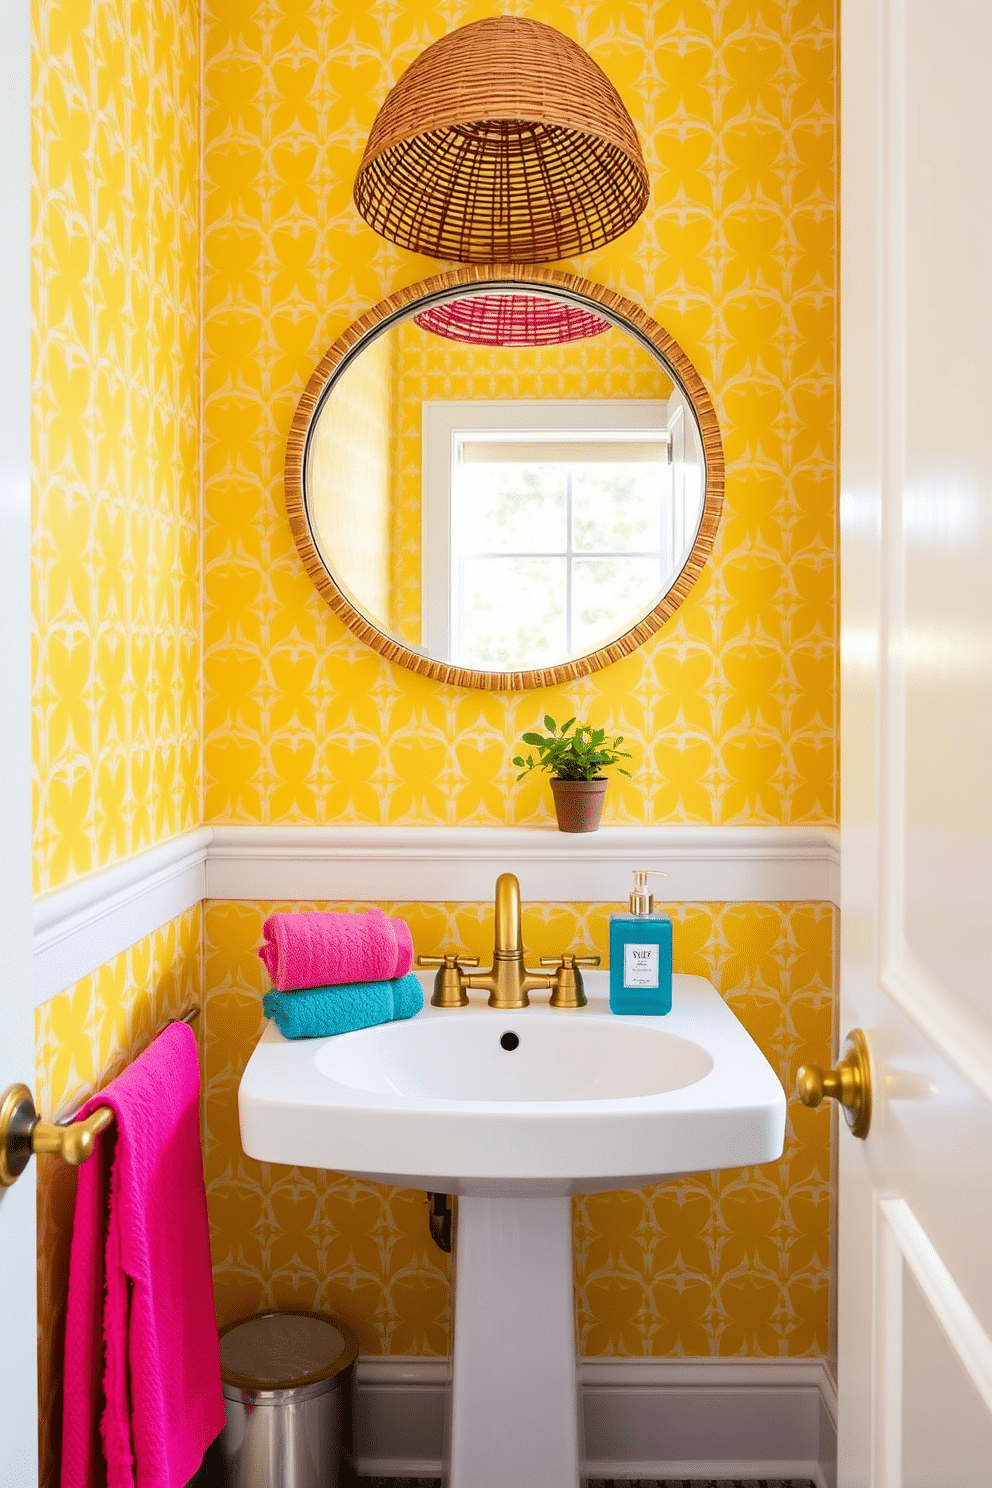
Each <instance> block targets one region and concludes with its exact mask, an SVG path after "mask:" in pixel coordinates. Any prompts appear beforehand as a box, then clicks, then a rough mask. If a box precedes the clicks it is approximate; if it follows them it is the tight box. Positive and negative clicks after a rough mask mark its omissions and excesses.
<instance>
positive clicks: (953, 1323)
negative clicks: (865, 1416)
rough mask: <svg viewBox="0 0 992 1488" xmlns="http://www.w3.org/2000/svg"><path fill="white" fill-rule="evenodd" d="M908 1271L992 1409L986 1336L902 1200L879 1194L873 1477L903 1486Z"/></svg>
mask: <svg viewBox="0 0 992 1488" xmlns="http://www.w3.org/2000/svg"><path fill="white" fill-rule="evenodd" d="M907 1270H908V1271H909V1273H910V1275H911V1276H912V1278H913V1280H914V1281H915V1282H916V1285H917V1287H918V1288H919V1290H920V1292H921V1293H922V1295H923V1297H924V1298H925V1300H926V1302H927V1303H928V1305H929V1307H930V1310H931V1312H932V1313H933V1316H934V1318H935V1319H936V1321H937V1323H938V1324H939V1326H940V1329H941V1331H942V1332H943V1334H944V1336H945V1338H946V1339H947V1342H948V1344H949V1345H950V1347H951V1349H952V1351H953V1353H954V1355H955V1357H956V1358H957V1359H958V1361H959V1362H960V1364H961V1368H962V1370H963V1372H964V1373H965V1375H966V1376H967V1378H968V1380H969V1381H970V1382H971V1384H972V1385H973V1386H974V1388H975V1390H976V1392H977V1394H978V1395H979V1397H980V1398H981V1400H982V1403H983V1404H984V1406H985V1408H986V1410H988V1411H989V1412H990V1413H992V1338H989V1335H988V1334H987V1333H986V1331H985V1329H984V1328H983V1327H982V1324H981V1323H980V1322H979V1320H978V1318H977V1316H976V1315H975V1312H974V1310H973V1309H972V1307H971V1306H970V1304H969V1302H968V1299H967V1298H966V1297H965V1295H964V1293H963V1292H962V1291H961V1289H960V1287H959V1286H958V1285H957V1283H956V1282H955V1280H954V1278H953V1277H952V1276H951V1273H950V1272H949V1271H948V1269H947V1267H946V1266H945V1265H944V1262H943V1261H942V1260H941V1258H940V1255H939V1254H938V1252H937V1248H936V1246H935V1245H934V1244H933V1242H932V1240H931V1239H930V1237H929V1236H928V1235H927V1233H926V1231H925V1230H924V1228H923V1226H922V1225H921V1224H920V1222H919V1220H918V1219H917V1218H916V1215H915V1214H914V1213H913V1211H912V1209H911V1208H910V1206H909V1204H907V1202H906V1200H905V1199H900V1198H888V1199H880V1200H879V1201H878V1207H877V1214H876V1224H875V1327H874V1339H873V1351H874V1355H875V1358H874V1366H873V1374H874V1378H875V1382H876V1398H875V1412H874V1421H875V1433H874V1443H873V1454H872V1455H873V1458H874V1472H873V1475H872V1481H873V1484H875V1485H877V1488H902V1485H903V1377H904V1336H903V1335H904V1328H903V1313H904V1306H905V1304H904V1295H903V1282H904V1274H905V1272H906V1271H907Z"/></svg>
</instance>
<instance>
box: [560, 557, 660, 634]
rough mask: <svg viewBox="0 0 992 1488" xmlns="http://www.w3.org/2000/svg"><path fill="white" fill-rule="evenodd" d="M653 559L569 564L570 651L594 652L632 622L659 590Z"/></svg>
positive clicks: (657, 569) (590, 560)
mask: <svg viewBox="0 0 992 1488" xmlns="http://www.w3.org/2000/svg"><path fill="white" fill-rule="evenodd" d="M661 577H662V576H661V565H660V563H659V562H658V560H657V559H656V558H576V559H575V561H574V563H573V565H572V592H573V596H574V598H573V611H572V652H573V654H581V653H583V652H586V651H594V650H595V649H596V647H597V646H602V645H604V644H605V643H606V641H608V640H612V639H613V637H614V636H617V635H621V634H622V633H623V632H624V631H625V630H629V629H630V627H631V625H633V624H635V623H636V621H637V619H638V617H639V616H641V615H643V614H644V613H645V611H647V610H649V609H651V607H652V605H654V604H656V603H657V601H658V598H659V595H660V592H661V588H662V583H661Z"/></svg>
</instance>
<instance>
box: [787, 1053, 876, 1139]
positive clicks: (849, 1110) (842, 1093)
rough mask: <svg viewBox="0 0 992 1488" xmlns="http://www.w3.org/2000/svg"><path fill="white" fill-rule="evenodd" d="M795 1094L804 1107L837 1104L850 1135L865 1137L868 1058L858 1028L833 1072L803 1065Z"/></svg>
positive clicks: (868, 1107)
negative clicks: (829, 1103) (833, 1102)
mask: <svg viewBox="0 0 992 1488" xmlns="http://www.w3.org/2000/svg"><path fill="white" fill-rule="evenodd" d="M796 1094H797V1096H798V1097H799V1099H800V1100H801V1101H802V1103H803V1105H804V1106H818V1105H819V1104H820V1103H821V1101H822V1100H823V1099H824V1097H826V1098H827V1099H828V1100H835V1101H837V1102H838V1103H839V1104H840V1106H841V1108H842V1110H843V1112H844V1118H845V1120H846V1121H847V1124H848V1126H849V1127H850V1128H851V1132H852V1133H853V1135H854V1136H856V1137H866V1136H867V1135H868V1128H869V1127H870V1126H871V1054H870V1053H869V1050H868V1040H867V1039H866V1038H865V1036H864V1034H863V1033H862V1031H861V1029H860V1028H854V1029H852V1031H851V1032H850V1033H849V1034H848V1037H847V1042H846V1043H845V1045H844V1049H843V1053H842V1054H841V1057H840V1059H838V1061H837V1067H836V1069H832V1070H822V1069H820V1067H819V1065H816V1064H804V1065H802V1066H801V1067H800V1070H799V1073H798V1075H797V1076H796Z"/></svg>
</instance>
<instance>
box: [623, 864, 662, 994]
mask: <svg viewBox="0 0 992 1488" xmlns="http://www.w3.org/2000/svg"><path fill="white" fill-rule="evenodd" d="M649 871H651V872H658V870H657V869H652V870H649ZM667 876H668V875H667V874H661V877H662V878H667ZM647 881H648V874H647V872H646V871H644V870H642V869H638V870H637V871H635V873H634V887H633V890H632V891H631V894H630V901H629V902H630V910H629V912H628V913H627V914H616V915H613V916H611V918H610V1012H611V1013H626V1014H628V1015H629V1014H631V1013H638V1014H641V1015H642V1016H643V1015H644V1014H650V1015H652V1016H654V1015H657V1014H660V1013H670V1012H671V1010H672V922H671V920H670V919H669V918H668V915H665V914H655V912H654V895H653V894H649V893H648V888H647Z"/></svg>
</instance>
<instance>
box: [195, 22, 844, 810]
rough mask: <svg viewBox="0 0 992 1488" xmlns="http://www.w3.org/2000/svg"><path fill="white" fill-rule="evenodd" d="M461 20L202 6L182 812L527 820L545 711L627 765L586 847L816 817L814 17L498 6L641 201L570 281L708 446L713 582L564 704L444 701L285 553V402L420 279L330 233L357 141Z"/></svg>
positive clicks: (822, 574) (823, 339)
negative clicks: (194, 686) (201, 217)
mask: <svg viewBox="0 0 992 1488" xmlns="http://www.w3.org/2000/svg"><path fill="white" fill-rule="evenodd" d="M491 9H492V7H491V5H488V4H485V3H483V0H444V3H442V4H433V3H432V4H428V3H426V0H402V3H401V4H399V5H394V4H386V3H385V0H372V3H369V0H337V3H332V0H272V3H271V4H269V5H267V6H265V7H262V8H259V7H253V8H242V7H237V6H231V5H221V4H220V3H219V0H207V4H206V28H205V55H204V86H205V98H204V108H205V114H204V133H205V170H206V178H207V196H206V216H205V222H204V260H205V274H206V282H205V327H204V329H205V346H206V362H205V366H204V381H205V420H206V427H205V440H206V444H205V450H204V460H205V467H204V481H205V503H206V505H205V516H204V520H205V547H204V561H205V575H204V583H205V630H204V645H205V701H204V719H205V756H204V780H205V801H206V812H207V817H208V819H209V820H214V821H282V822H320V823H325V822H327V823H330V822H384V823H386V822H388V823H403V822H436V823H453V822H458V823H462V824H466V823H514V822H518V823H519V822H527V823H536V822H543V821H550V820H551V819H552V818H551V812H550V802H549V800H548V797H547V793H546V792H542V791H541V790H539V789H538V788H536V787H533V788H519V787H517V786H516V785H515V784H514V774H515V772H514V770H513V766H512V764H511V759H512V755H513V754H514V753H515V752H516V744H517V741H518V739H519V735H520V733H521V732H522V731H523V730H524V729H525V728H527V727H528V726H531V725H533V723H534V721H535V719H537V718H539V717H540V716H541V714H542V713H543V712H544V711H545V710H548V709H549V710H550V711H551V713H553V714H554V715H555V716H559V717H560V716H566V717H567V716H568V714H569V713H572V712H575V711H579V712H580V713H581V714H588V715H589V716H590V717H591V718H592V719H593V720H594V721H595V722H597V723H601V724H606V725H608V726H609V727H611V728H615V729H616V731H618V732H622V733H623V734H625V735H626V736H627V737H628V738H630V739H632V740H633V744H634V752H635V766H636V768H637V771H638V778H637V784H636V785H627V784H626V783H624V785H623V786H622V787H621V788H620V789H618V790H615V791H611V796H610V800H609V801H608V803H607V807H606V819H607V821H615V822H631V823H633V822H644V823H659V822H667V821H685V822H818V821H830V820H832V819H833V815H834V630H835V619H834V474H833V455H834V441H835V425H834V418H835V394H834V373H835V336H834V289H835V263H834V226H835V223H834V207H835V178H834V169H835V96H834V4H833V0H811V3H810V4H808V5H804V6H801V7H795V6H786V5H778V4H775V5H758V6H743V5H739V4H731V5H724V4H721V5H717V4H715V3H713V0H659V3H658V4H655V5H652V6H650V7H644V6H632V5H629V4H627V3H626V0H604V3H601V4H595V5H591V6H590V5H588V4H585V3H579V0H548V3H542V4H527V3H522V0H511V3H510V5H509V9H510V10H511V11H513V12H515V13H520V14H526V15H534V16H535V17H537V18H539V19H541V20H544V21H547V22H550V23H551V24H552V25H554V26H557V27H558V28H559V29H561V30H562V31H564V32H565V33H567V34H568V35H570V36H572V37H574V38H575V39H576V40H578V41H579V42H580V43H581V44H583V45H584V46H586V47H587V48H588V49H589V50H590V52H591V53H592V54H593V55H594V56H595V57H596V59H597V61H598V62H600V63H601V64H602V66H603V67H604V68H605V70H606V72H607V73H608V75H609V76H610V77H611V79H612V80H613V81H614V83H615V84H616V85H617V86H618V87H619V89H620V92H621V94H622V96H623V98H624V100H625V101H626V103H627V105H628V107H629V108H630V110H631V112H632V114H633V117H634V119H635V122H636V123H637V125H638V127H639V130H640V133H641V138H642V142H643V145H644V150H645V156H646V160H647V163H648V168H649V171H650V174H651V182H652V195H651V201H650V203H649V206H648V209H647V211H646V213H645V215H644V217H643V218H642V219H641V221H640V222H639V223H638V224H637V225H636V226H635V227H634V228H633V229H632V230H631V231H630V232H629V233H627V234H626V235H625V236H624V237H622V238H621V239H619V240H618V241H617V242H616V243H614V244H611V245H610V246H609V247H608V248H606V249H604V250H602V251H601V252H599V253H597V254H594V255H589V256H588V257H586V258H583V259H580V260H577V261H576V263H575V265H574V267H575V268H576V269H577V271H578V272H581V273H582V274H584V275H586V276H588V277H589V278H592V279H594V280H597V281H598V282H600V283H604V284H607V285H609V286H611V287H612V288H614V289H617V290H619V291H620V292H622V293H624V294H627V295H629V296H630V297H631V298H633V299H635V300H637V301H638V302H640V303H641V304H643V305H644V306H645V307H646V308H647V309H648V310H649V311H650V312H651V313H652V314H653V315H654V317H655V318H656V319H657V320H658V321H660V322H661V324H662V325H664V326H666V327H667V328H668V329H670V330H671V331H672V333H673V334H674V335H675V336H676V338H677V339H678V341H679V342H680V343H681V345H682V346H683V347H684V348H685V350H686V352H687V353H688V355H689V356H690V357H691V358H692V360H693V362H694V363H695V364H696V366H697V367H698V369H699V371H700V372H701V374H702V376H703V377H704V379H705V380H706V382H707V384H708V386H709V387H710V389H711V391H712V393H713V396H714V399H715V403H716V407H717V410H718V414H719V418H720V422H721V427H722V430H723V436H724V441H725V446H726V454H727V463H728V470H727V503H726V508H725V514H724V518H723V521H722V524H721V528H720V532H719V535H718V539H717V545H716V551H715V554H714V559H713V561H712V562H711V563H710V564H709V565H708V566H707V569H706V571H705V573H704V575H703V577H702V579H701V581H700V582H699V584H697V586H696V588H695V589H694V591H693V593H692V595H691V596H690V599H689V601H688V603H687V604H686V605H685V606H683V608H682V609H681V610H680V611H679V612H678V614H677V616H675V617H674V618H673V620H672V621H671V622H670V623H669V624H668V625H666V626H665V627H664V628H663V629H662V631H661V632H660V633H659V635H658V636H657V637H656V638H654V639H653V640H652V641H651V642H649V644H648V645H647V646H645V647H644V648H643V649H642V650H641V651H639V652H638V653H637V655H636V656H634V657H632V658H630V659H629V660H628V661H626V662H624V663H621V664H619V665H616V666H613V667H610V668H608V669H607V670H606V671H604V672H600V673H598V674H597V675H596V676H595V677H593V678H590V679H587V680H586V681H583V682H582V683H580V684H578V685H575V686H569V687H568V688H567V689H564V690H563V692H562V691H559V690H551V691H549V692H547V693H544V694H540V695H526V694H525V695H523V696H521V695H520V694H517V695H516V696H510V697H506V696H485V695H482V694H477V693H465V692H461V691H459V690H457V689H454V688H445V687H438V686H436V685H434V684H433V683H429V682H425V681H423V680H421V679H419V678H417V677H415V676H414V675H413V674H411V673H409V672H407V671H404V670H403V669H402V668H399V667H395V666H393V665H391V664H390V663H388V662H386V661H384V660H382V659H381V658H379V657H378V656H376V655H375V654H374V653H373V652H371V651H369V650H368V649H367V648H365V647H364V646H362V645H361V644H360V643H359V642H357V641H356V640H355V639H354V638H353V637H352V636H351V634H350V632H348V631H346V630H345V629H343V627H342V626H341V624H340V623H339V622H338V621H337V620H336V619H335V618H334V616H333V615H332V614H331V612H330V611H329V610H328V608H327V606H326V605H325V604H324V602H323V601H322V600H321V599H320V598H319V596H318V595H317V593H316V591H315V590H314V588H313V586H312V584H311V582H310V580H309V579H308V578H307V576H306V574H305V572H304V570H303V567H302V564H301V562H300V560H299V558H298V556H297V553H296V549H295V546H294V544H293V540H292V537H291V535H290V531H289V527H288V523H287V520H286V516H285V511H284V504H283V490H282V467H283V458H284V451H285V442H286V434H287V431H288V429H289V424H290V420H291V418H292V414H293V410H294V407H295V405H296V402H297V399H298V397H299V394H300V392H301V390H302V388H303V386H304V384H305V382H306V380H307V378H308V376H309V374H310V372H311V370H312V369H313V367H314V366H315V365H316V363H317V361H318V360H319V358H320V356H321V355H322V354H323V353H324V351H326V349H327V348H328V347H329V346H330V345H331V343H332V342H333V341H334V339H335V338H336V337H337V336H338V335H339V334H340V332H341V331H342V330H343V329H344V328H345V326H346V325H347V324H348V323H349V322H350V321H351V320H352V319H354V317H355V316H356V315H358V314H360V313H361V312H362V311H364V310H366V309H368V308H369V306H371V305H372V304H374V303H375V302H376V301H377V300H379V299H381V298H382V297H383V296H384V295H386V294H388V293H390V292H391V291H392V290H394V289H397V288H399V287H400V286H402V285H405V284H409V283H411V282H413V281H415V280H416V279H418V278H421V277H423V276H424V275H425V274H426V273H429V272H435V271H436V269H437V265H436V264H435V263H433V262H432V261H428V260H425V259H420V258H417V257H415V256H413V255H410V254H408V253H405V252H403V251H402V250H400V249H397V248H394V247H393V246H392V245H390V244H388V243H386V242H384V241H383V240H381V239H379V238H378V237H377V236H376V235H375V234H374V233H373V232H372V231H371V230H370V229H368V228H366V227H365V225H364V224H363V223H362V222H361V220H360V219H359V218H358V217H357V215H356V213H355V211H354V208H353V206H352V203H351V199H350V191H351V183H352V180H353V176H354V171H355V168H356V165H357V162H358V160H359V158H360V153H361V149H362V145H363V143H364V138H365V135H366V133H367V131H368V128H369V126H370V124H371V122H372V119H373V116H374V113H375V110H376V108H377V107H378V105H379V104H380V103H381V101H382V99H383V97H384V96H385V94H386V91H387V90H388V87H389V86H390V84H391V82H392V81H393V80H394V79H395V77H396V76H397V74H398V73H399V72H400V71H401V70H402V68H403V67H405V66H406V65H407V64H408V63H409V62H410V61H411V60H412V59H413V57H414V56H415V55H416V54H417V53H418V52H419V51H420V50H421V49H422V48H423V47H424V46H426V45H427V44H428V43H429V42H431V41H433V40H435V39H436V38H437V37H439V36H440V35H441V34H442V33H444V32H445V31H447V30H449V29H450V28H452V27H453V26H455V25H460V24H465V23H467V22H469V21H473V20H476V19H479V18H480V17H482V16H484V15H487V14H489V13H490V12H491ZM562 709H564V715H562V713H561V710H562Z"/></svg>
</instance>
